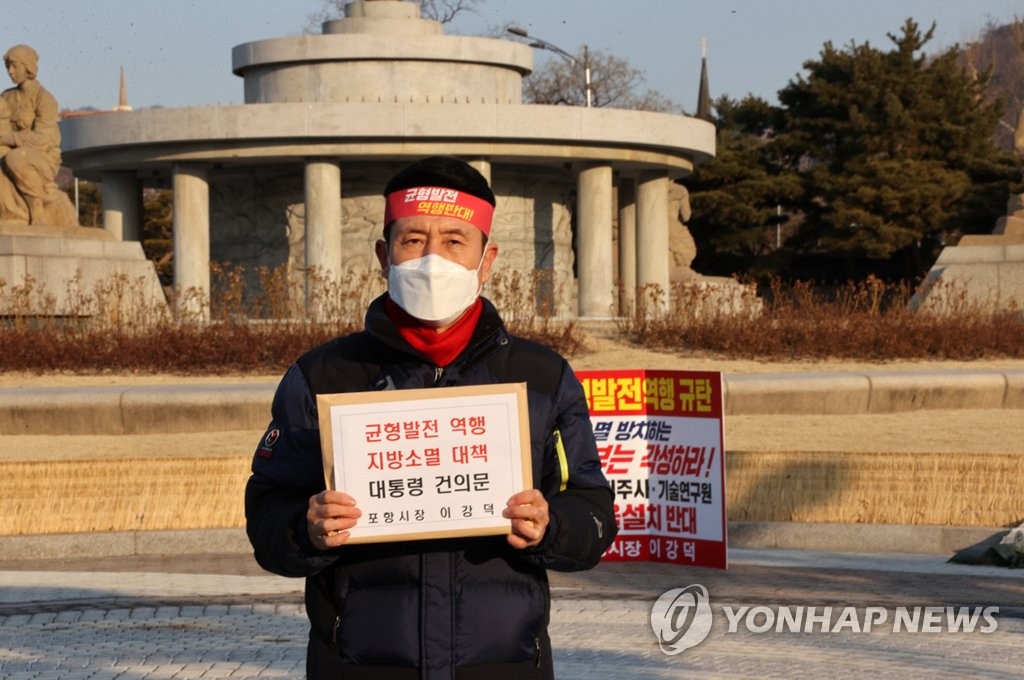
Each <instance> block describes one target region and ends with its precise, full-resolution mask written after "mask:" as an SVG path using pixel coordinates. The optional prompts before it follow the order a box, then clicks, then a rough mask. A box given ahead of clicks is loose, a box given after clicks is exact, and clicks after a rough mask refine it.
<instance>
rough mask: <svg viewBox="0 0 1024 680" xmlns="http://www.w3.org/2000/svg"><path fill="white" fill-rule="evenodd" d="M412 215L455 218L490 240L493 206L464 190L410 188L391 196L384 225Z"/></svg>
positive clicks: (393, 193) (385, 208)
mask: <svg viewBox="0 0 1024 680" xmlns="http://www.w3.org/2000/svg"><path fill="white" fill-rule="evenodd" d="M413 215H436V216H438V217H454V218H455V219H458V220H462V221H463V222H468V223H469V224H472V225H473V226H474V227H476V228H477V229H479V230H480V231H482V232H483V233H484V236H488V237H489V236H490V235H491V218H492V217H494V206H493V205H491V204H490V203H488V202H487V201H485V200H484V199H482V198H477V197H476V196H474V195H472V194H467V193H466V192H465V191H458V190H456V189H446V188H444V187H410V188H408V189H399V190H398V191H393V192H391V193H390V194H388V196H387V201H386V204H385V207H384V224H385V226H386V225H388V224H391V223H392V222H394V221H395V220H397V219H401V218H402V217H412V216H413Z"/></svg>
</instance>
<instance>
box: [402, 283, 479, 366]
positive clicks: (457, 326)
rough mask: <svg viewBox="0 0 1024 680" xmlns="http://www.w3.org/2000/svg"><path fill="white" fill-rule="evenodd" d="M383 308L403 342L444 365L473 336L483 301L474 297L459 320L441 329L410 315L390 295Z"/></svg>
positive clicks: (436, 362) (448, 362)
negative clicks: (474, 299)
mask: <svg viewBox="0 0 1024 680" xmlns="http://www.w3.org/2000/svg"><path fill="white" fill-rule="evenodd" d="M384 308H385V310H386V311H387V314H388V318H390V319H391V321H393V322H394V324H395V326H396V327H397V328H398V332H399V333H401V334H402V337H403V338H405V341H406V342H408V343H409V344H410V345H412V347H413V348H414V349H415V350H416V351H418V352H420V353H421V354H423V355H424V356H426V357H428V358H429V359H430V360H431V361H433V362H434V363H435V364H436V365H438V366H442V367H443V366H447V365H448V364H450V363H451V362H453V361H455V357H457V356H459V354H461V353H462V350H464V349H466V346H467V345H468V344H469V339H470V338H471V337H473V331H475V330H476V324H477V322H478V321H479V320H480V314H481V313H482V312H483V311H484V302H483V300H481V299H480V298H477V299H476V302H474V303H473V304H472V305H470V307H469V309H467V310H466V311H465V312H464V313H463V314H462V316H461V317H459V319H458V321H456V322H455V323H454V324H452V325H451V326H449V327H448V328H446V329H445V330H443V331H440V332H438V330H437V329H436V328H431V327H430V326H426V325H424V324H423V322H422V321H420V320H419V319H417V318H415V317H413V316H410V315H409V314H408V313H407V312H406V311H405V310H404V309H402V308H401V307H399V306H398V305H396V304H395V303H394V301H393V300H392V299H391V298H390V297H389V298H387V299H386V300H385V307H384Z"/></svg>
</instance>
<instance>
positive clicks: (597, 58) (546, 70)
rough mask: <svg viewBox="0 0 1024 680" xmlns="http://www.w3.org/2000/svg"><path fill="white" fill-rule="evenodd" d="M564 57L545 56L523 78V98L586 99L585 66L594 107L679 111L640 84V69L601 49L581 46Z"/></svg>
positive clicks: (550, 101)
mask: <svg viewBox="0 0 1024 680" xmlns="http://www.w3.org/2000/svg"><path fill="white" fill-rule="evenodd" d="M573 57H574V60H575V61H574V62H573V63H570V62H569V61H568V60H567V59H549V60H547V61H546V62H544V63H543V64H541V65H540V67H538V68H537V69H536V70H535V71H534V72H533V73H531V74H530V75H529V76H527V77H526V79H525V80H524V81H523V98H524V99H525V100H526V101H527V102H528V103H531V104H565V105H568V106H585V105H586V103H587V86H586V68H588V67H589V68H590V92H591V101H592V105H593V106H594V107H610V108H617V109H635V110H640V111H662V112H679V111H681V110H682V107H681V106H680V105H679V104H677V103H675V102H673V101H672V100H670V99H669V98H667V97H665V96H664V95H662V94H661V93H660V92H658V91H657V90H652V89H649V88H644V87H643V86H644V84H645V82H646V80H645V78H644V74H643V72H642V71H640V70H638V69H635V68H633V67H632V66H631V65H630V63H629V62H628V61H626V60H625V59H622V58H621V57H617V56H615V55H614V54H611V53H609V52H605V51H603V50H587V49H586V48H581V49H580V50H578V51H577V52H576V54H574V55H573Z"/></svg>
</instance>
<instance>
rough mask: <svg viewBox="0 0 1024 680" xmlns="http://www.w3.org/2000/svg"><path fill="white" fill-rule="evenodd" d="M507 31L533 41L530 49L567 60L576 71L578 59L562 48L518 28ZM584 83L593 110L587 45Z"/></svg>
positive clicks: (588, 102)
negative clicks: (550, 53)
mask: <svg viewBox="0 0 1024 680" xmlns="http://www.w3.org/2000/svg"><path fill="white" fill-rule="evenodd" d="M505 30H507V31H508V32H509V33H511V34H512V35H515V36H519V37H520V38H525V39H527V40H531V41H532V42H531V43H529V46H530V47H535V48H537V49H540V50H548V51H550V52H554V53H555V54H557V55H558V56H560V57H562V58H563V59H567V60H568V61H569V66H570V67H571V68H572V69H573V70H574V71H575V70H576V57H574V56H572V55H571V54H569V53H568V52H566V51H565V50H563V49H562V48H561V47H558V46H557V45H552V44H551V43H549V42H548V41H547V40H541V39H540V38H538V37H536V36H532V35H530V34H529V33H527V32H526V29H523V28H519V27H518V26H509V27H508V28H507V29H505ZM583 81H584V85H585V86H586V93H587V108H588V109H589V108H591V106H593V96H592V94H591V89H590V51H589V50H588V49H587V46H586V45H584V46H583Z"/></svg>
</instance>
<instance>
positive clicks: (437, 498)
mask: <svg viewBox="0 0 1024 680" xmlns="http://www.w3.org/2000/svg"><path fill="white" fill-rule="evenodd" d="M317 407H318V409H319V413H320V433H321V434H320V436H321V445H322V448H323V458H324V474H325V477H326V481H327V486H328V488H332V489H335V488H336V489H340V490H342V491H344V492H346V493H347V494H349V495H350V496H352V497H353V498H354V499H355V501H356V506H357V507H358V508H359V509H360V510H362V513H363V514H362V517H360V519H359V521H358V523H357V524H356V526H355V527H354V528H353V529H352V530H351V538H350V539H349V543H367V542H379V541H397V540H411V539H423V538H442V537H450V536H482V535H493V534H503V533H505V534H507V533H509V532H510V531H511V524H510V522H509V520H507V519H505V518H504V517H502V515H501V513H502V510H503V509H504V508H505V504H506V502H507V501H508V499H509V498H511V497H512V496H513V495H514V494H516V493H518V492H520V491H522V490H524V489H527V488H530V487H531V486H532V472H531V467H530V450H529V445H530V438H529V429H528V428H529V422H528V415H527V410H526V385H525V383H517V384H502V385H481V386H468V387H443V388H433V389H422V390H398V391H395V390H389V391H383V392H353V393H347V394H330V395H318V396H317Z"/></svg>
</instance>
